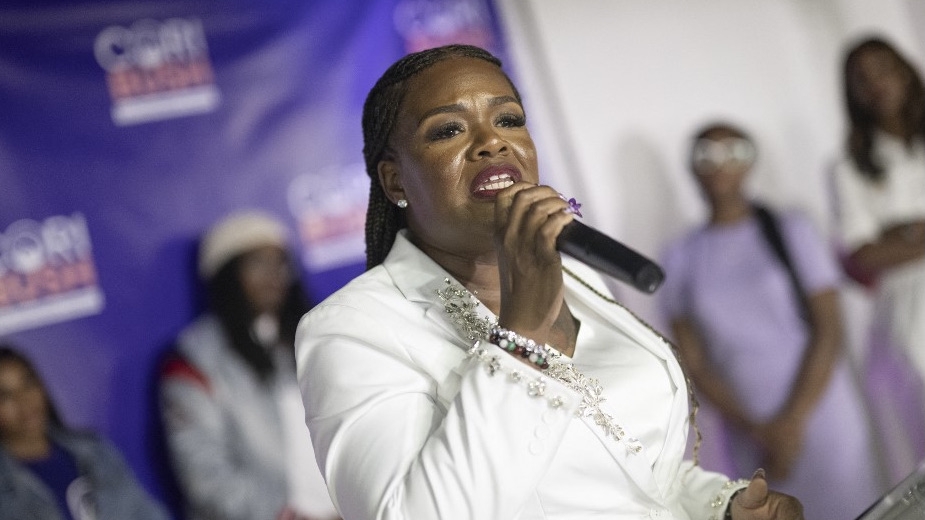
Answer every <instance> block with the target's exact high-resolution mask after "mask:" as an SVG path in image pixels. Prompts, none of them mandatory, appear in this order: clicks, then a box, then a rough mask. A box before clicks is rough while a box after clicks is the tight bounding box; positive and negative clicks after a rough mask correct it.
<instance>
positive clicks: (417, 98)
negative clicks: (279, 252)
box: [297, 45, 802, 520]
mask: <svg viewBox="0 0 925 520" xmlns="http://www.w3.org/2000/svg"><path fill="white" fill-rule="evenodd" d="M363 135H364V139H365V146H364V155H365V159H366V167H367V172H368V173H369V175H370V178H371V181H372V182H371V190H370V200H369V208H368V214H367V221H366V241H367V266H368V270H367V271H366V272H365V273H364V274H362V275H361V276H359V277H358V278H356V279H355V280H353V281H352V282H351V283H349V284H348V285H347V286H346V287H344V288H343V289H341V290H340V291H338V292H337V293H335V294H334V295H332V296H331V297H329V298H328V299H327V300H325V301H324V302H323V303H321V304H319V305H318V306H316V307H315V308H314V309H313V310H312V311H311V312H309V313H308V314H307V315H306V317H305V318H303V320H302V322H301V324H300V326H299V332H298V337H297V364H298V372H299V379H300V384H301V387H302V391H303V398H304V400H305V405H306V418H307V419H306V420H307V422H308V426H309V429H310V430H311V434H312V440H313V444H314V446H315V450H316V456H317V459H318V461H319V463H320V465H321V468H322V471H323V473H324V475H325V479H326V481H327V484H328V488H329V490H330V492H331V495H332V497H333V499H334V501H335V503H336V505H337V507H338V509H339V511H340V513H341V515H342V516H343V517H344V518H345V519H346V520H361V519H362V520H365V519H425V518H426V519H438V518H439V519H478V520H508V519H575V518H591V517H594V518H609V519H616V518H634V519H638V518H660V519H679V520H689V519H698V520H699V519H708V518H715V519H723V518H734V519H736V520H744V519H801V518H802V512H801V510H802V508H801V506H800V504H799V502H798V501H797V500H796V499H794V498H793V497H790V496H788V495H782V494H779V493H775V492H769V491H768V488H767V482H766V481H765V480H764V478H763V473H762V472H761V471H758V472H756V474H755V476H754V477H753V478H752V479H751V480H750V481H749V480H730V479H729V478H727V477H726V476H724V475H720V474H717V473H711V472H707V471H705V470H703V469H701V468H700V467H698V466H696V465H695V464H693V463H692V462H689V461H684V460H682V459H683V455H684V450H685V446H686V444H687V435H688V431H689V429H690V423H689V419H690V415H689V412H690V410H689V406H688V405H689V385H688V383H687V381H686V379H685V376H684V374H683V373H682V371H681V368H680V366H679V364H678V362H677V359H676V357H675V353H674V352H673V350H672V348H671V345H670V344H669V343H667V342H666V341H665V340H664V339H663V338H662V337H661V336H660V335H659V334H658V333H656V332H655V331H653V330H652V329H651V328H649V327H648V326H646V325H645V324H644V323H642V322H640V321H639V320H638V319H636V318H635V317H634V316H633V315H632V314H631V313H630V312H628V311H627V310H626V309H624V308H623V307H622V306H620V305H619V304H618V303H617V302H615V301H614V300H613V299H611V297H610V296H609V295H608V292H607V289H606V288H605V285H604V284H603V282H602V280H601V279H600V277H599V276H597V275H596V274H595V272H594V271H593V270H591V269H589V268H587V267H586V266H584V265H582V264H579V263H577V262H574V261H572V260H569V259H568V258H564V257H562V256H560V254H559V253H558V252H557V250H556V247H555V243H556V238H557V237H558V235H559V233H560V232H561V231H562V229H563V228H564V227H565V226H566V225H567V224H568V223H569V222H571V221H572V220H573V218H574V217H575V215H574V214H573V212H572V211H570V205H569V203H568V201H566V200H564V199H563V198H562V197H560V195H559V193H557V192H556V190H554V189H552V188H550V187H548V186H540V185H538V184H537V183H538V181H539V175H538V169H537V154H536V150H535V148H534V145H533V141H532V140H531V138H530V134H529V132H528V131H527V127H526V119H525V114H524V109H523V107H522V104H521V101H520V96H519V94H518V92H517V90H516V89H515V88H514V86H513V84H512V83H511V81H510V79H509V78H508V77H507V76H506V75H505V73H504V72H503V71H502V69H501V67H500V62H499V61H498V60H497V59H496V58H495V57H494V56H492V55H491V54H489V53H487V52H486V51H484V50H482V49H479V48H476V47H469V46H461V45H453V46H447V47H441V48H436V49H430V50H426V51H422V52H420V53H416V54H411V55H408V56H406V57H404V58H402V59H401V60H399V61H398V62H397V63H395V64H394V65H393V66H392V67H390V68H389V69H388V70H387V71H386V72H385V74H384V75H383V76H382V77H381V78H380V79H379V81H378V82H377V83H376V85H375V86H374V87H373V89H372V91H371V92H370V93H369V96H368V97H367V101H366V105H365V107H364V114H363Z"/></svg>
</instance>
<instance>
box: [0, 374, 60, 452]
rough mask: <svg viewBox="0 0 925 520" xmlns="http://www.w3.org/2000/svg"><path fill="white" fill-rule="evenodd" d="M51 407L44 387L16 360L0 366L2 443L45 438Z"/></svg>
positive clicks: (0, 435) (0, 432)
mask: <svg viewBox="0 0 925 520" xmlns="http://www.w3.org/2000/svg"><path fill="white" fill-rule="evenodd" d="M47 426H48V403H47V401H46V400H45V391H44V390H43V389H42V384H41V383H40V382H39V381H38V380H37V379H36V378H35V377H34V376H33V375H32V374H31V373H30V372H29V371H28V370H27V369H26V367H25V366H24V365H23V364H22V363H20V362H18V361H15V360H7V361H3V362H0V441H3V442H12V441H19V440H29V439H36V438H39V437H42V436H44V435H45V430H46V428H47Z"/></svg>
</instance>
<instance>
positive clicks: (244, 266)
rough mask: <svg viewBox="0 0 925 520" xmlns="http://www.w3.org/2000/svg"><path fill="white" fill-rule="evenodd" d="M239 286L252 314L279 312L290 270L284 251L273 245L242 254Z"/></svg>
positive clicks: (290, 275) (290, 274)
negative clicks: (252, 311)
mask: <svg viewBox="0 0 925 520" xmlns="http://www.w3.org/2000/svg"><path fill="white" fill-rule="evenodd" d="M239 273H240V277H241V286H242V288H243V289H244V295H245V296H246V297H247V301H248V302H249V303H250V305H251V308H252V309H253V310H254V313H255V314H264V313H269V314H278V313H279V311H280V309H282V306H283V303H284V301H285V299H286V293H287V291H288V290H289V286H290V284H291V283H292V271H291V268H290V266H289V257H288V256H287V255H286V252H285V251H283V250H282V249H280V248H279V247H276V246H264V247H260V248H258V249H255V250H253V251H250V252H248V253H245V254H244V256H243V257H241V262H240V264H239Z"/></svg>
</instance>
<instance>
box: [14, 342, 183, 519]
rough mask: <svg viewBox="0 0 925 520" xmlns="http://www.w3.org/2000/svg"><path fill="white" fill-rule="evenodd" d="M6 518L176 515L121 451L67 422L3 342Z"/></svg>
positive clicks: (17, 355) (28, 366) (26, 365)
mask: <svg viewBox="0 0 925 520" xmlns="http://www.w3.org/2000/svg"><path fill="white" fill-rule="evenodd" d="M0 518H2V519H3V520H36V519H41V520H125V519H132V520H166V519H167V518H168V516H167V513H166V509H164V508H163V506H161V505H160V504H159V503H158V502H156V501H155V500H154V499H152V498H151V497H150V496H149V495H148V494H147V493H146V492H145V491H144V489H143V488H142V487H141V486H140V485H139V483H138V482H137V480H136V479H135V476H134V474H133V473H132V471H131V469H130V468H129V467H128V465H127V464H126V463H125V461H124V460H123V458H122V456H121V454H120V453H119V452H118V450H117V449H116V448H115V446H113V445H112V444H111V443H109V442H108V441H106V440H105V439H103V438H102V437H100V436H99V435H96V434H93V433H90V432H83V431H77V430H75V429H72V428H69V427H67V426H66V425H65V424H64V423H63V422H62V421H61V418H60V416H59V415H58V413H57V411H56V409H55V406H54V404H53V403H52V402H51V399H50V396H49V394H48V391H47V390H46V388H45V385H44V383H43V382H42V379H41V377H40V376H39V373H38V372H37V371H36V369H35V367H33V365H32V363H31V362H30V361H29V360H28V359H27V358H26V357H25V356H24V355H23V354H21V353H19V352H18V351H17V350H15V349H14V348H12V347H10V346H8V345H0Z"/></svg>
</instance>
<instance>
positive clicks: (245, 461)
mask: <svg viewBox="0 0 925 520" xmlns="http://www.w3.org/2000/svg"><path fill="white" fill-rule="evenodd" d="M287 237H288V235H287V230H286V228H285V226H284V225H283V224H282V223H281V222H279V221H278V220H277V219H275V218H274V217H272V216H270V215H268V214H265V213H263V212H257V211H241V212H236V213H233V214H231V215H228V216H226V217H225V218H223V219H221V220H220V221H219V222H218V223H217V224H215V225H214V226H213V227H212V228H211V229H210V230H209V231H208V233H207V234H206V235H205V237H204V238H203V240H202V242H201V247H200V251H199V253H200V254H199V275H200V278H201V279H202V281H203V282H204V283H205V284H206V288H207V292H208V310H207V311H206V312H205V313H204V314H203V315H202V316H200V317H199V318H197V319H196V320H195V321H194V322H193V323H192V324H190V325H189V326H188V327H187V328H186V329H185V330H183V331H182V332H181V333H180V335H179V338H178V341H177V345H176V350H175V352H174V353H173V355H172V356H171V357H169V358H168V360H167V361H166V363H165V364H164V366H163V368H162V373H161V378H160V399H161V410H162V417H163V422H164V428H165V434H166V438H167V445H168V449H169V451H170V453H171V461H172V466H173V469H174V473H175V474H176V477H177V480H178V484H179V487H180V490H181V493H182V494H183V495H184V498H185V502H186V506H187V512H188V516H189V518H190V519H191V520H205V519H221V520H273V519H279V520H295V519H299V520H306V519H312V520H315V519H325V520H326V519H330V518H336V517H337V513H336V511H335V510H334V507H333V505H332V504H331V500H330V498H329V496H328V493H327V489H326V488H325V485H324V481H323V479H322V477H321V474H320V472H319V471H318V465H317V463H316V462H315V459H314V457H313V455H312V445H311V440H310V438H309V433H308V429H307V427H306V426H305V419H304V409H303V408H302V401H301V396H300V393H299V390H298V387H297V383H296V377H295V357H294V354H293V340H294V335H295V329H296V324H297V323H298V320H299V318H300V317H301V316H302V314H303V313H304V312H305V311H306V310H307V309H308V305H307V303H306V298H305V296H304V293H303V290H302V287H301V285H300V283H299V280H298V279H297V277H296V276H295V275H294V268H293V266H292V262H291V258H290V255H289V246H288V240H287Z"/></svg>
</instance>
